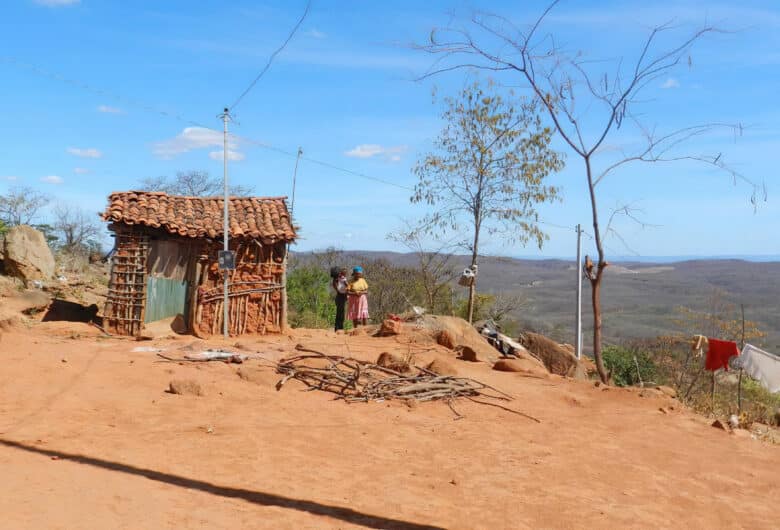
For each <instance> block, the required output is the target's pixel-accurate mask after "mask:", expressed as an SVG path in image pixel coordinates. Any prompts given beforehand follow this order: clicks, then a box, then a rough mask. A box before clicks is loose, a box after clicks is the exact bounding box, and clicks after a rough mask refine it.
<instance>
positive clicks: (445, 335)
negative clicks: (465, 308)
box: [436, 329, 455, 350]
mask: <svg viewBox="0 0 780 530" xmlns="http://www.w3.org/2000/svg"><path fill="white" fill-rule="evenodd" d="M436 342H438V343H439V345H441V346H444V347H445V348H449V349H450V350H454V349H455V339H454V338H453V337H452V333H450V332H449V331H447V330H446V329H443V330H441V331H440V332H439V334H438V335H437V336H436Z"/></svg>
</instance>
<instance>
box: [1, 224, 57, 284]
mask: <svg viewBox="0 0 780 530" xmlns="http://www.w3.org/2000/svg"><path fill="white" fill-rule="evenodd" d="M3 256H4V260H3V267H4V269H5V273H6V274H7V275H9V276H13V277H15V278H19V279H21V280H23V281H24V282H25V283H28V282H30V281H32V280H49V279H51V278H52V276H54V255H53V254H52V253H51V249H50V248H49V245H48V244H47V243H46V238H45V237H44V235H43V233H42V232H40V231H38V230H36V229H35V228H33V227H31V226H27V225H19V226H14V227H13V228H11V229H10V230H9V231H8V232H7V233H6V234H5V242H4V247H3Z"/></svg>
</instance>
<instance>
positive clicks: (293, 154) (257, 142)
mask: <svg viewBox="0 0 780 530" xmlns="http://www.w3.org/2000/svg"><path fill="white" fill-rule="evenodd" d="M231 135H232V136H233V137H234V138H236V139H238V140H243V141H244V142H247V143H249V144H252V145H256V146H258V147H262V148H263V149H268V150H270V151H274V152H276V153H280V154H283V155H286V156H289V157H291V158H297V157H298V153H297V151H295V152H293V151H289V150H287V149H282V148H280V147H276V146H274V145H271V144H269V143H268V142H262V141H260V140H254V139H252V138H249V137H247V136H242V135H238V134H231ZM301 160H304V161H306V162H310V163H312V164H317V165H319V166H322V167H326V168H328V169H333V170H335V171H340V172H342V173H346V174H348V175H353V176H355V177H360V178H363V179H367V180H372V181H374V182H379V183H381V184H385V185H387V186H393V187H396V188H400V189H402V190H407V191H414V188H411V187H409V186H404V185H403V184H398V183H397V182H392V181H390V180H385V179H382V178H379V177H374V176H373V175H368V174H366V173H361V172H359V171H354V170H352V169H347V168H345V167H341V166H337V165H336V164H331V163H330V162H325V161H323V160H317V159H315V158H311V157H308V156H301Z"/></svg>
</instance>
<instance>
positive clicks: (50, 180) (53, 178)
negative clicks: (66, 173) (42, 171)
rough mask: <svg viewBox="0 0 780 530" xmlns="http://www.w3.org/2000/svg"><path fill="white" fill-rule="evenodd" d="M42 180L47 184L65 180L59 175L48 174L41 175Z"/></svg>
mask: <svg viewBox="0 0 780 530" xmlns="http://www.w3.org/2000/svg"><path fill="white" fill-rule="evenodd" d="M41 182H45V183H47V184H62V183H63V182H65V181H64V180H63V179H62V177H60V176H58V175H48V176H45V177H41Z"/></svg>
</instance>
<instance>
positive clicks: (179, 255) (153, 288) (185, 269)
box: [144, 239, 194, 323]
mask: <svg viewBox="0 0 780 530" xmlns="http://www.w3.org/2000/svg"><path fill="white" fill-rule="evenodd" d="M193 258H194V252H193V249H192V244H191V243H190V242H189V241H186V240H177V239H152V240H151V241H150V244H149V259H148V260H147V273H148V277H147V279H146V311H145V313H144V323H148V322H157V321H158V320H163V319H166V318H171V317H176V316H178V315H181V316H182V318H185V321H186V315H188V310H189V299H190V295H191V291H190V284H189V282H188V279H189V277H190V274H191V273H192V269H193V266H194V265H193Z"/></svg>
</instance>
